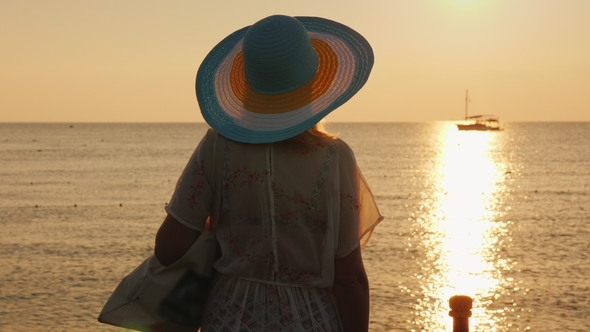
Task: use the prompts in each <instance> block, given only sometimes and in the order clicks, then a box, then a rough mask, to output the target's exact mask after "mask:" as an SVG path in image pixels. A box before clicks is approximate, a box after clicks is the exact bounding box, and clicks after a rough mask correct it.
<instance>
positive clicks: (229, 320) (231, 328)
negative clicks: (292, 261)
mask: <svg viewBox="0 0 590 332" xmlns="http://www.w3.org/2000/svg"><path fill="white" fill-rule="evenodd" d="M201 331H202V332H217V331H222V332H255V331H271V332H272V331H277V332H284V331H293V332H299V331H317V332H320V331H325V332H327V331H330V332H340V331H342V328H341V323H340V318H339V315H338V310H337V308H336V304H335V301H334V297H333V296H332V293H331V292H330V291H329V290H328V289H326V288H314V287H299V286H293V285H281V284H274V283H265V282H261V281H254V280H247V279H241V278H234V277H229V276H221V277H219V279H218V280H217V281H216V283H215V286H214V287H213V290H212V291H211V294H210V296H209V301H208V304H207V309H206V311H205V316H204V321H203V325H202V327H201Z"/></svg>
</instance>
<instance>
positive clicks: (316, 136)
mask: <svg viewBox="0 0 590 332" xmlns="http://www.w3.org/2000/svg"><path fill="white" fill-rule="evenodd" d="M337 136H338V134H333V133H329V132H328V131H327V130H326V128H325V126H324V121H320V122H318V123H316V124H315V125H314V126H313V127H311V128H309V129H308V130H306V131H304V132H302V133H301V134H299V135H297V136H295V137H292V138H289V139H286V140H284V141H283V142H284V143H285V144H287V145H291V146H293V147H306V146H309V145H313V144H316V143H328V142H330V141H332V140H333V139H335V138H336V137H337Z"/></svg>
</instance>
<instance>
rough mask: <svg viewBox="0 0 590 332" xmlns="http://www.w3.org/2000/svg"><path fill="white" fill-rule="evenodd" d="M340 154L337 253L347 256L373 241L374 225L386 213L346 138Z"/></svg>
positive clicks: (337, 255)
mask: <svg viewBox="0 0 590 332" xmlns="http://www.w3.org/2000/svg"><path fill="white" fill-rule="evenodd" d="M338 155H339V158H338V172H339V184H338V187H337V189H338V194H339V196H340V213H339V222H338V231H337V234H335V235H336V236H337V237H338V239H337V241H336V244H337V247H336V257H345V256H347V255H348V254H349V253H351V252H352V251H353V250H354V249H355V248H356V247H357V246H359V245H360V246H361V248H362V247H364V246H365V245H366V244H367V242H369V238H370V236H371V234H372V232H373V229H374V228H375V226H377V224H378V223H379V222H380V221H381V220H383V216H381V214H380V213H379V209H378V208H377V204H376V203H375V199H374V197H373V194H372V193H371V190H370V189H369V186H368V185H367V182H366V181H365V178H364V177H363V175H362V173H361V170H360V169H359V168H358V165H357V163H356V160H355V158H354V154H353V152H352V150H351V149H350V147H349V146H348V145H346V144H345V143H344V142H342V141H341V142H340V144H339V153H338Z"/></svg>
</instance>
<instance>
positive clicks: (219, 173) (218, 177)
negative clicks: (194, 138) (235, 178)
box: [207, 129, 227, 231]
mask: <svg viewBox="0 0 590 332" xmlns="http://www.w3.org/2000/svg"><path fill="white" fill-rule="evenodd" d="M207 136H208V138H209V139H213V158H212V159H213V160H212V161H213V164H212V168H213V174H214V176H215V177H214V181H213V182H214V185H215V187H214V195H215V200H214V201H213V206H212V207H211V231H213V230H214V229H215V226H217V221H218V218H219V215H220V214H221V198H222V189H223V162H224V160H225V146H226V144H227V138H225V137H223V136H221V135H219V134H218V133H217V132H216V131H215V130H213V129H209V130H207Z"/></svg>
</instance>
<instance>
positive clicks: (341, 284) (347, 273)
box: [332, 246, 370, 332]
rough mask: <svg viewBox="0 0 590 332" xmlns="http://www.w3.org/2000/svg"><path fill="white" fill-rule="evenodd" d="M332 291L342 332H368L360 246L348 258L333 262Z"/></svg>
mask: <svg viewBox="0 0 590 332" xmlns="http://www.w3.org/2000/svg"><path fill="white" fill-rule="evenodd" d="M332 291H333V292H334V297H335V298H336V304H337V305H338V311H339V313H340V319H341V320H342V324H343V325H344V326H343V327H344V331H346V332H366V331H369V302H370V300H369V280H368V278H367V273H366V272H365V266H364V265H363V258H362V256H361V248H360V246H358V247H357V248H356V249H355V250H354V251H353V252H351V253H350V254H349V255H348V256H346V257H342V258H338V259H336V260H335V261H334V287H333V288H332Z"/></svg>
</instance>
